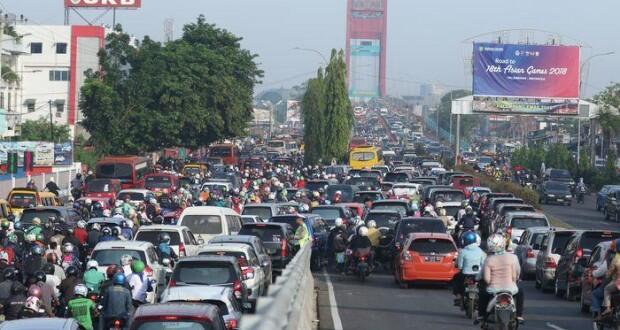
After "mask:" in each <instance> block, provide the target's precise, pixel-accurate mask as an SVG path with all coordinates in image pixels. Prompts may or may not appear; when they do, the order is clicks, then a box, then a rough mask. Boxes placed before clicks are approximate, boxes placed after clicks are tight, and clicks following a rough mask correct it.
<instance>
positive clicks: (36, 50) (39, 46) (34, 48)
mask: <svg viewBox="0 0 620 330" xmlns="http://www.w3.org/2000/svg"><path fill="white" fill-rule="evenodd" d="M30 54H43V43H42V42H33V43H31V44H30Z"/></svg>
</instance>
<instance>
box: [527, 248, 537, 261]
mask: <svg viewBox="0 0 620 330" xmlns="http://www.w3.org/2000/svg"><path fill="white" fill-rule="evenodd" d="M527 257H528V258H530V259H531V258H534V257H535V256H534V250H532V248H528V249H527Z"/></svg>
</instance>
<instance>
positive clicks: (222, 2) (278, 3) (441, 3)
mask: <svg viewBox="0 0 620 330" xmlns="http://www.w3.org/2000/svg"><path fill="white" fill-rule="evenodd" d="M0 3H2V4H3V6H4V8H5V9H6V10H8V11H9V12H13V13H16V14H24V15H25V16H26V17H28V18H29V19H30V20H31V21H32V22H34V23H36V24H62V23H63V13H64V9H63V0H0ZM142 3H143V4H142V6H143V7H142V8H141V9H139V10H135V11H134V10H132V11H119V12H118V14H117V21H118V22H119V23H122V24H123V26H124V27H125V30H126V31H128V32H130V33H132V34H134V35H135V36H136V37H140V38H141V37H142V36H143V35H145V34H148V35H150V36H151V37H153V38H154V39H157V40H162V39H163V35H164V27H163V23H164V20H165V19H167V18H172V19H174V28H175V37H178V36H179V35H180V34H181V29H182V25H183V24H184V23H187V22H191V21H193V20H195V18H196V17H197V16H198V15H199V14H204V15H205V16H206V17H207V20H208V21H209V22H211V23H215V24H217V25H218V26H220V27H223V28H226V29H228V30H230V31H231V32H233V33H235V34H237V35H239V36H241V37H243V38H244V41H243V46H244V47H246V48H248V49H250V50H251V51H252V52H254V53H257V54H258V55H260V57H259V62H260V63H261V67H262V69H263V70H265V78H264V79H263V81H264V86H259V87H258V89H259V90H260V89H263V88H271V87H281V86H284V87H289V86H292V85H294V84H297V83H300V82H301V81H303V80H305V79H307V78H309V77H310V76H311V75H312V74H313V72H314V71H315V70H316V68H317V67H318V66H319V65H320V64H321V58H320V57H319V56H318V55H316V54H313V53H309V52H301V51H296V50H293V48H294V47H304V48H314V49H317V50H319V51H320V52H322V53H323V54H325V56H328V55H329V52H330V50H331V49H332V48H343V47H344V42H345V26H346V24H345V21H346V16H345V15H346V13H345V11H346V1H345V0H142ZM82 12H83V13H84V15H85V16H87V17H89V18H94V17H96V16H98V15H99V14H101V13H103V11H94V10H84V11H82ZM618 13H620V1H618V0H596V1H587V2H585V1H580V0H542V1H541V0H520V1H511V2H508V1H501V0H500V1H498V0H495V1H491V0H469V1H462V0H450V1H448V0H388V50H387V53H388V55H387V56H388V58H387V66H388V70H387V71H388V72H387V75H388V92H389V93H392V94H397V95H401V94H417V92H418V89H419V86H418V83H419V82H432V83H440V84H445V85H447V87H446V88H452V87H465V88H469V87H470V86H471V82H470V78H469V77H467V76H466V74H465V64H464V57H465V56H466V55H467V54H468V53H470V52H471V50H470V47H471V46H470V44H468V43H464V42H463V41H464V40H466V39H468V38H470V37H473V36H475V35H479V34H483V33H485V32H490V31H496V30H502V29H515V28H533V29H541V30H548V31H553V32H556V33H558V34H561V35H563V36H566V38H564V39H563V41H564V42H565V43H569V42H571V40H575V41H572V42H573V43H576V42H578V43H580V44H582V45H588V46H589V48H585V49H584V50H583V51H582V59H585V58H587V57H588V56H589V55H592V54H596V53H600V52H607V51H615V52H616V53H617V54H615V55H612V56H607V57H600V58H596V59H594V60H593V61H592V62H591V70H590V78H589V81H588V90H587V92H588V94H592V93H593V92H596V91H598V90H600V89H601V88H602V87H604V86H606V85H607V84H609V83H610V82H612V81H620V65H618V64H619V63H620V37H619V36H618V33H619V31H620V23H619V22H618V19H617V17H618ZM71 22H72V23H73V24H80V23H82V21H81V19H80V18H79V17H78V15H77V14H74V13H72V14H71ZM100 22H103V23H105V24H111V22H112V15H111V13H110V14H108V15H107V16H105V17H104V19H103V20H102V21H100ZM569 38H570V39H569ZM481 41H487V40H485V39H484V38H483V39H481Z"/></svg>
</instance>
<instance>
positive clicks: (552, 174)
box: [544, 168, 575, 191]
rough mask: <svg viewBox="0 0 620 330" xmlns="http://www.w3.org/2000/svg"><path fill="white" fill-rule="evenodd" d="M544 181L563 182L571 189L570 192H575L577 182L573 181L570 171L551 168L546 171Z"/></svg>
mask: <svg viewBox="0 0 620 330" xmlns="http://www.w3.org/2000/svg"><path fill="white" fill-rule="evenodd" d="M544 180H545V181H556V182H562V183H564V184H566V185H567V186H568V187H569V190H570V191H573V189H574V188H575V180H573V177H572V176H571V175H570V171H568V170H564V169H558V168H549V169H547V170H546V171H545V175H544Z"/></svg>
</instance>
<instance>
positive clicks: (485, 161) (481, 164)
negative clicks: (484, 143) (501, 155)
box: [477, 156, 493, 169]
mask: <svg viewBox="0 0 620 330" xmlns="http://www.w3.org/2000/svg"><path fill="white" fill-rule="evenodd" d="M492 163H493V158H491V157H488V156H480V157H478V163H477V164H478V168H480V169H484V168H485V167H487V166H488V165H491V164H492Z"/></svg>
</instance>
